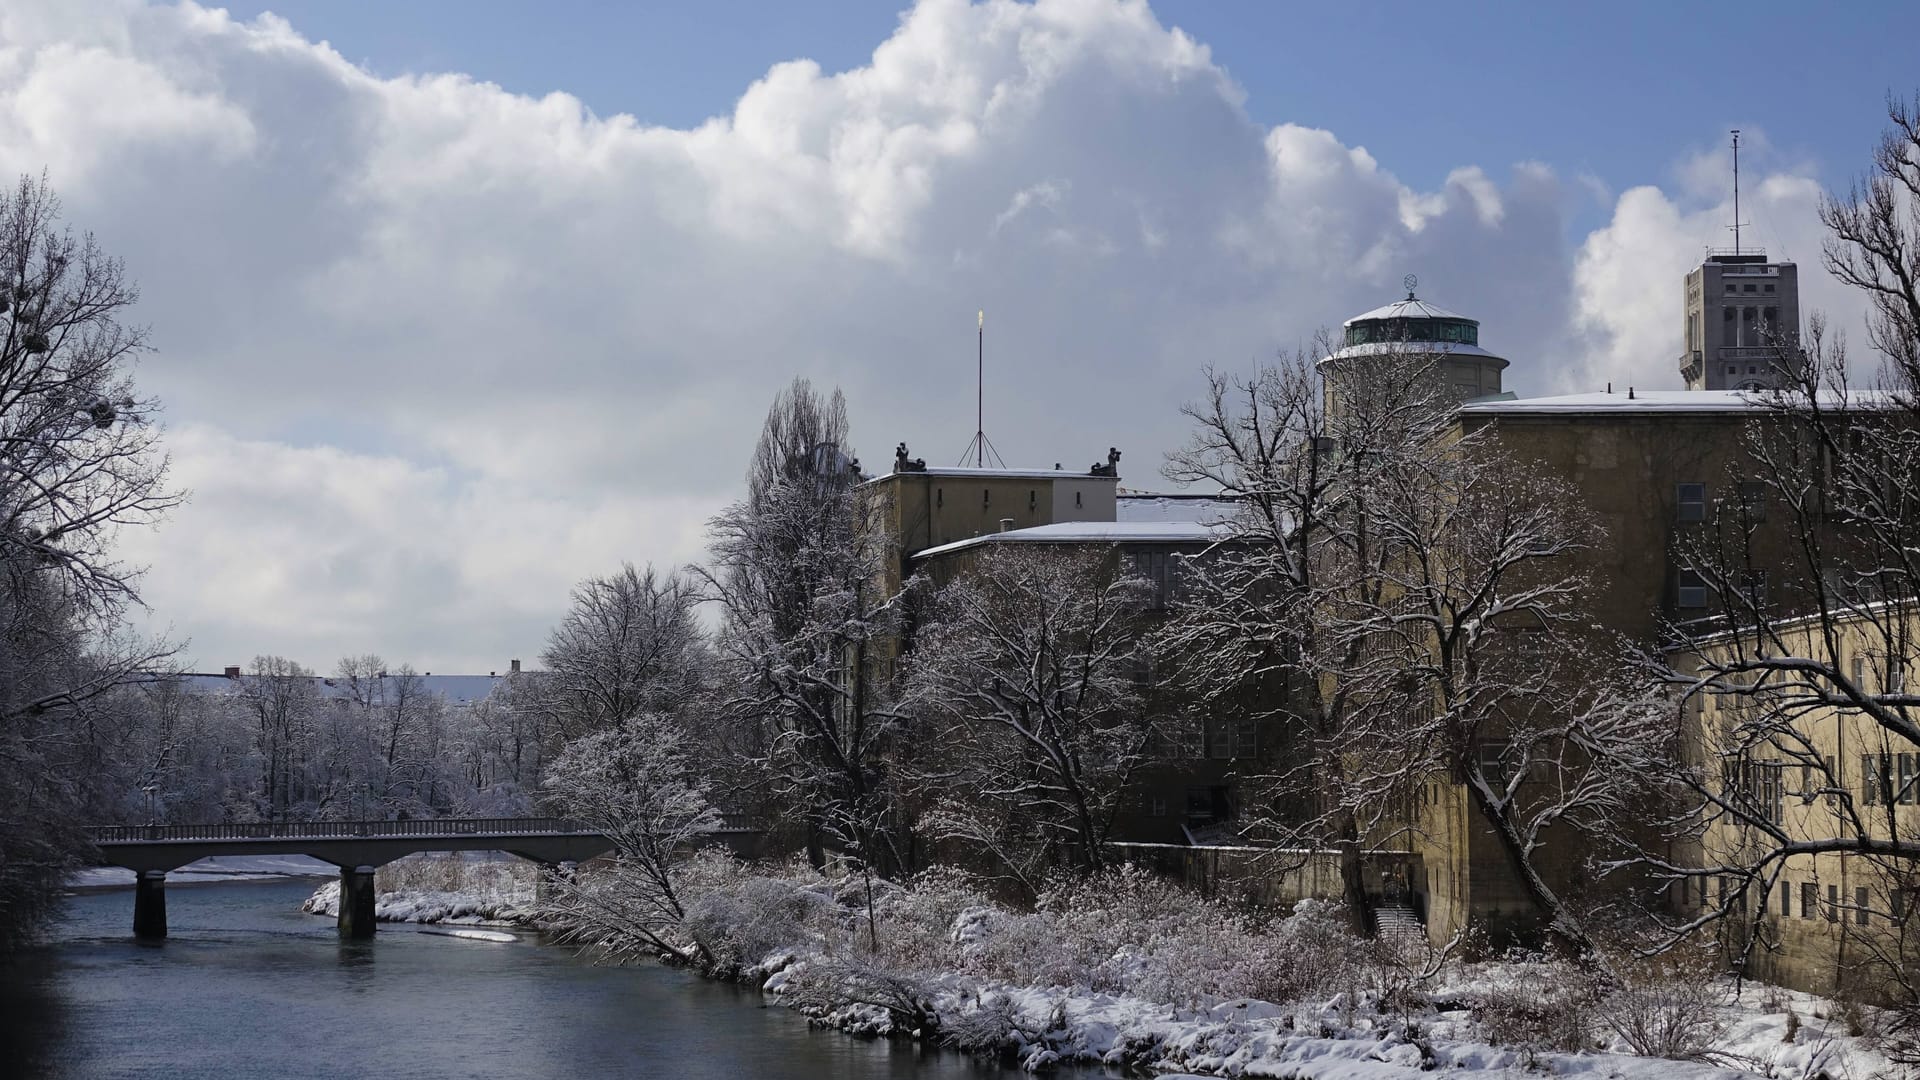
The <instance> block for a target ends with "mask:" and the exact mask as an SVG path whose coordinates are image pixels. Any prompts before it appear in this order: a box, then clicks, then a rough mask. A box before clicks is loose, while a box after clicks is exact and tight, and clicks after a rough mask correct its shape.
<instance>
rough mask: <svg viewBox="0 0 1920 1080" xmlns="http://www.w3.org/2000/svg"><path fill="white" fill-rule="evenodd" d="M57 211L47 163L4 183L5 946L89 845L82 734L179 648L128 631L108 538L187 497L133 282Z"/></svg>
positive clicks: (1, 790) (1, 702)
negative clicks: (134, 377) (84, 829)
mask: <svg viewBox="0 0 1920 1080" xmlns="http://www.w3.org/2000/svg"><path fill="white" fill-rule="evenodd" d="M59 211H60V207H59V201H58V200H57V199H56V198H55V197H54V195H53V193H52V192H51V190H49V188H48V187H47V184H46V182H45V181H44V180H40V181H35V180H32V179H27V178H23V179H22V180H21V181H20V183H19V185H18V186H17V187H15V188H14V189H13V190H12V191H11V192H9V193H7V194H4V195H0V578H3V579H4V580H0V650H4V655H0V671H4V673H5V678H4V679H0V948H4V947H6V946H8V945H11V944H12V943H14V942H15V941H17V940H19V938H20V936H21V935H23V934H25V933H27V932H30V931H31V929H32V928H33V927H34V926H35V925H37V924H38V922H39V921H40V919H41V918H42V917H43V916H44V915H45V914H46V913H47V912H48V911H49V910H50V909H51V905H52V903H53V900H54V898H55V897H57V895H58V892H57V890H58V887H59V884H60V878H61V875H62V874H64V872H65V870H66V868H67V866H68V865H69V864H70V863H71V862H72V860H73V859H74V858H75V857H76V856H77V855H78V854H79V853H81V852H83V851H84V850H85V845H84V843H82V842H81V841H80V840H79V838H78V837H77V835H76V834H75V832H74V831H73V829H72V827H71V826H72V823H73V821H74V819H75V818H76V817H77V816H78V814H79V813H80V812H82V811H81V808H82V807H83V806H85V805H86V804H87V802H88V800H89V799H90V798H91V797H92V796H93V791H92V789H93V787H94V783H95V781H96V779H98V778H100V777H101V776H102V773H101V772H100V771H99V770H97V769H95V768H94V767H93V766H94V765H95V764H97V762H96V761H95V759H94V755H92V754H91V753H86V754H79V755H76V754H75V751H76V750H84V749H86V747H87V746H88V734H89V732H90V731H92V730H95V727H93V726H92V722H93V721H94V720H96V719H97V718H98V716H97V714H98V712H99V711H100V710H101V709H103V708H105V707H106V706H107V705H108V704H109V703H111V702H116V701H120V700H123V699H122V698H121V697H120V696H119V695H116V694H115V691H116V690H117V689H118V688H119V687H122V686H124V685H127V684H128V683H129V682H131V681H133V680H135V679H136V678H139V677H141V675H142V674H143V672H144V671H146V670H148V669H152V668H155V667H159V666H161V665H162V664H163V663H164V661H165V658H166V656H167V654H168V652H169V650H168V648H167V647H166V646H164V645H160V644H154V643H147V642H140V641H137V640H131V639H128V638H126V637H125V636H124V635H122V634H120V633H119V632H118V629H117V627H118V620H119V617H120V615H121V614H122V613H123V612H124V611H125V609H126V607H127V606H128V605H129V604H133V603H137V602H138V594H137V592H136V588H135V586H136V573H135V571H134V570H133V569H132V568H129V567H127V566H125V565H124V564H122V563H120V562H118V561H117V560H116V559H115V558H114V557H113V554H112V552H111V550H110V546H109V545H110V541H111V537H112V533H113V531H114V529H115V528H116V527H119V526H129V525H131V526H140V525H146V524H149V523H151V522H153V521H154V520H156V519H157V518H158V517H159V516H160V515H161V514H162V513H164V512H165V511H166V510H167V509H169V508H171V507H172V506H174V505H175V504H176V503H177V502H178V501H179V495H178V493H176V492H174V491H171V490H170V489H168V488H167V487H166V484H165V476H166V459H165V457H164V456H163V455H161V454H160V452H159V450H158V448H157V445H156V439H157V433H156V429H155V427H154V426H153V425H152V424H150V423H149V421H150V420H151V419H152V417H153V416H154V414H155V411H156V407H155V405H154V403H153V402H152V401H150V400H146V399H142V398H139V397H137V396H136V395H135V392H134V388H133V385H132V381H131V376H130V372H129V368H130V360H131V359H132V357H133V356H134V355H135V354H136V353H138V352H139V351H140V350H141V349H142V348H143V347H144V345H145V341H144V337H143V335H142V334H141V332H140V331H138V330H136V329H132V328H129V327H126V326H124V325H122V324H121V323H120V321H119V318H120V316H121V315H122V314H123V313H124V311H125V310H126V309H127V308H128V307H129V306H131V305H132V303H133V302H134V299H135V292H134V289H133V287H132V285H131V284H130V283H129V282H128V281H127V280H126V278H125V272H124V269H123V268H122V266H121V264H120V262H119V261H118V260H115V259H112V258H109V257H108V256H106V255H105V254H104V253H102V252H101V251H100V249H99V248H98V247H97V246H96V245H95V244H94V242H93V240H92V238H91V237H82V238H76V237H75V236H73V234H71V233H70V232H67V231H64V230H62V229H61V228H60V227H59Z"/></svg>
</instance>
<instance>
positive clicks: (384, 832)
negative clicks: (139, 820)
mask: <svg viewBox="0 0 1920 1080" xmlns="http://www.w3.org/2000/svg"><path fill="white" fill-rule="evenodd" d="M764 828H765V825H764V824H762V823H760V822H759V821H758V820H757V819H755V818H751V817H749V816H747V815H744V814H723V815H721V819H720V828H719V829H718V830H716V831H718V832H723V833H726V832H735V833H741V832H758V831H761V830H763V829H764ZM599 834H600V830H598V829H594V828H589V827H588V826H586V825H583V824H581V823H580V822H578V821H571V820H568V819H567V818H556V817H529V818H413V819H409V820H406V821H248V822H235V823H227V824H219V825H96V826H93V827H91V828H89V829H88V830H87V835H88V839H90V840H92V841H93V842H94V843H96V844H147V843H156V842H165V841H169V840H360V839H367V838H378V837H406V838H412V837H423V836H568V835H573V836H597V835H599Z"/></svg>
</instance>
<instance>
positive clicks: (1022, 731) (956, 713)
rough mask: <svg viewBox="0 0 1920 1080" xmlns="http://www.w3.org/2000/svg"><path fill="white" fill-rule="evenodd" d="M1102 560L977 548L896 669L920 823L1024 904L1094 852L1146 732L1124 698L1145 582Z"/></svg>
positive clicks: (1101, 556)
mask: <svg viewBox="0 0 1920 1080" xmlns="http://www.w3.org/2000/svg"><path fill="white" fill-rule="evenodd" d="M1117 560H1118V556H1117V555H1116V554H1115V553H1114V552H1113V551H1111V550H1096V551H1085V550H1077V549H1068V550H1061V549H1054V548H1050V547H1043V546H1038V545H1013V544H999V545H991V546H990V547H989V548H988V549H987V550H986V551H985V552H983V553H982V554H980V555H979V556H978V557H977V558H975V559H974V560H973V561H972V562H971V563H970V564H969V565H967V566H966V567H964V568H963V569H962V570H960V572H959V574H958V576H957V577H956V578H955V579H954V580H953V581H952V582H951V583H949V584H948V585H947V586H946V587H945V588H942V589H940V590H939V592H938V595H937V596H936V598H935V599H934V602H933V614H932V617H931V619H929V620H928V621H927V622H925V623H923V624H922V625H921V627H920V628H919V631H918V633H917V635H916V640H917V646H916V649H915V651H914V653H913V654H912V656H911V658H910V661H909V674H908V676H907V682H908V686H909V688H910V689H909V694H910V695H911V697H910V700H911V702H912V706H911V707H912V709H913V711H914V712H915V715H916V718H917V720H918V723H917V725H916V730H917V731H918V732H919V737H918V738H916V740H915V742H916V751H917V752H916V755H915V756H916V758H917V760H918V761H919V762H920V765H921V769H920V771H921V772H922V773H923V774H924V775H925V778H926V780H927V782H928V785H929V787H930V788H931V790H932V791H933V792H934V793H935V800H936V801H935V805H934V809H933V811H932V813H931V814H929V815H928V816H927V817H926V818H923V819H922V825H923V827H925V828H928V829H930V830H932V831H933V832H934V833H935V834H937V835H940V836H943V837H946V838H949V839H954V840H958V841H960V842H962V843H964V844H966V845H967V846H968V847H970V848H972V849H974V850H975V851H976V852H979V853H984V854H986V855H987V856H988V857H989V858H991V859H993V860H994V861H995V862H997V863H999V865H1000V867H1001V869H1002V871H1003V872H1004V873H1005V874H1007V875H1008V876H1010V877H1011V878H1012V879H1013V880H1014V881H1015V882H1017V883H1018V884H1019V885H1021V886H1022V887H1024V888H1025V889H1026V890H1027V891H1028V892H1029V893H1030V894H1037V893H1038V891H1039V888H1040V885H1041V878H1042V877H1043V875H1044V873H1045V872H1046V870H1047V869H1048V868H1049V867H1051V866H1055V865H1059V864H1060V863H1062V862H1066V863H1070V864H1072V865H1076V866H1078V867H1079V868H1081V869H1083V870H1086V871H1098V870H1100V869H1101V868H1102V867H1104V866H1105V865H1106V863H1107V857H1106V853H1105V850H1104V846H1105V844H1106V842H1107V838H1108V832H1109V829H1110V827H1111V825H1112V822H1113V817H1114V812H1115V810H1116V809H1117V808H1118V806H1119V801H1120V797H1121V795H1122V793H1123V792H1124V791H1125V790H1126V787H1127V784H1128V782H1129V780H1131V779H1132V777H1133V775H1134V772H1135V770H1136V769H1137V768H1139V766H1140V765H1141V764H1142V763H1143V762H1144V761H1145V760H1146V759H1147V755H1148V751H1149V746H1150V743H1151V741H1152V736H1153V728H1152V726H1151V724H1150V723H1149V719H1148V716H1147V713H1146V710H1145V709H1144V708H1143V707H1142V703H1141V701H1140V696H1139V693H1138V691H1137V689H1136V687H1135V685H1134V673H1135V670H1136V668H1137V665H1138V663H1139V662H1140V655H1139V652H1138V648H1139V643H1140V642H1139V639H1140V634H1141V624H1140V616H1141V612H1142V610H1143V608H1144V606H1145V604H1146V601H1147V590H1148V586H1147V583H1146V582H1145V581H1143V580H1141V579H1138V578H1133V577H1129V576H1127V575H1125V574H1124V573H1122V572H1121V570H1120V567H1119V566H1118V565H1117Z"/></svg>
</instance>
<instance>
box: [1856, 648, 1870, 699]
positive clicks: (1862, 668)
mask: <svg viewBox="0 0 1920 1080" xmlns="http://www.w3.org/2000/svg"><path fill="white" fill-rule="evenodd" d="M1853 685H1854V686H1855V687H1856V688H1858V689H1859V691H1860V692H1861V693H1863V694H1864V693H1866V692H1867V658H1866V655H1865V654H1864V653H1861V654H1856V655H1855V656H1854V658H1853Z"/></svg>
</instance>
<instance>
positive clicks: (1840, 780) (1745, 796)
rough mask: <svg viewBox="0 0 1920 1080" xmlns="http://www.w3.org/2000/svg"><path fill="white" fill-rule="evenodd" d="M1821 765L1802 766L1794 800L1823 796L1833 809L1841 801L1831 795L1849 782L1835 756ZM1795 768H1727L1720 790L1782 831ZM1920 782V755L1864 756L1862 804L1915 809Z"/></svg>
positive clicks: (1767, 764) (1776, 764)
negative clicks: (1791, 771) (1791, 772)
mask: <svg viewBox="0 0 1920 1080" xmlns="http://www.w3.org/2000/svg"><path fill="white" fill-rule="evenodd" d="M1821 761H1822V763H1823V765H1824V769H1822V768H1820V767H1816V766H1814V765H1812V764H1804V765H1800V766H1798V768H1799V770H1800V787H1799V789H1798V791H1797V792H1795V794H1798V795H1799V796H1800V798H1801V800H1802V801H1803V802H1812V801H1813V796H1814V795H1815V794H1819V793H1824V795H1823V797H1824V799H1825V801H1826V803H1827V805H1829V806H1833V805H1836V804H1838V803H1839V801H1840V796H1839V793H1838V792H1837V791H1834V790H1828V789H1830V788H1844V787H1845V786H1846V779H1845V778H1844V777H1842V776H1841V775H1840V770H1839V769H1838V768H1837V767H1836V765H1835V763H1834V760H1833V758H1832V757H1831V756H1830V755H1823V756H1822V758H1821ZM1792 767H1793V766H1791V765H1789V764H1788V763H1787V762H1784V761H1726V762H1722V763H1721V765H1720V787H1721V790H1722V791H1723V792H1725V793H1726V794H1727V795H1728V796H1729V797H1731V798H1733V799H1734V800H1735V801H1737V802H1740V803H1744V804H1745V807H1744V808H1745V809H1746V810H1747V812H1749V813H1752V814H1755V815H1757V816H1759V817H1762V818H1765V819H1766V820H1768V821H1771V822H1773V823H1774V824H1776V825H1777V824H1779V823H1780V819H1781V817H1782V816H1783V815H1784V813H1785V810H1786V801H1787V800H1786V797H1787V795H1788V791H1787V783H1786V778H1787V775H1788V773H1787V770H1788V769H1789V768H1792ZM1917 776H1920V754H1913V753H1904V754H1894V753H1887V754H1861V755H1860V778H1861V783H1860V801H1861V803H1862V804H1863V805H1866V806H1895V805H1898V806H1911V805H1913V804H1914V803H1915V802H1916V801H1920V792H1917V791H1916V788H1920V784H1916V783H1915V778H1916V777H1917Z"/></svg>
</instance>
